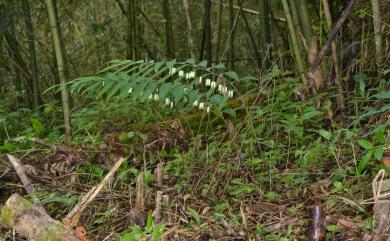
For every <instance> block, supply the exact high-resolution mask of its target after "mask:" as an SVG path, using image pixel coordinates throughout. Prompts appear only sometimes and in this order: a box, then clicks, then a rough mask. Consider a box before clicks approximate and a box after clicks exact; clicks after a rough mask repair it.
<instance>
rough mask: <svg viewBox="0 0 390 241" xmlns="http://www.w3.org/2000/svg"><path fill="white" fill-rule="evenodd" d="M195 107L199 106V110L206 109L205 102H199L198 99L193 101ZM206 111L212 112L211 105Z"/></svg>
mask: <svg viewBox="0 0 390 241" xmlns="http://www.w3.org/2000/svg"><path fill="white" fill-rule="evenodd" d="M193 106H194V107H198V108H199V110H204V109H205V103H204V102H199V101H198V100H195V101H194V103H193ZM206 112H207V113H210V106H207V107H206Z"/></svg>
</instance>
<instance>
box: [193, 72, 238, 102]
mask: <svg viewBox="0 0 390 241" xmlns="http://www.w3.org/2000/svg"><path fill="white" fill-rule="evenodd" d="M202 83H203V79H202V76H200V77H199V84H202ZM204 85H205V86H206V87H210V89H211V90H212V91H214V90H215V89H217V90H218V92H219V93H220V94H222V95H223V96H227V97H229V98H233V97H234V92H233V90H229V89H228V87H227V86H225V85H223V84H219V85H218V88H217V82H216V81H211V79H206V80H205V83H204Z"/></svg>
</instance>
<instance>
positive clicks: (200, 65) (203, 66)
mask: <svg viewBox="0 0 390 241" xmlns="http://www.w3.org/2000/svg"><path fill="white" fill-rule="evenodd" d="M198 66H199V67H202V68H206V67H207V60H203V61H201V62H199V63H198Z"/></svg>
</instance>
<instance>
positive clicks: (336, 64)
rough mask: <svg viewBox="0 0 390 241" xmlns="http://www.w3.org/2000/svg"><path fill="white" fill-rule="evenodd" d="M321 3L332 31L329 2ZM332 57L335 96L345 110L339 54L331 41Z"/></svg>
mask: <svg viewBox="0 0 390 241" xmlns="http://www.w3.org/2000/svg"><path fill="white" fill-rule="evenodd" d="M322 5H323V7H324V13H325V18H326V22H327V25H328V29H329V31H332V28H333V21H332V15H331V12H330V7H329V2H328V0H322ZM331 47H332V59H333V68H334V72H335V83H336V85H337V87H338V90H339V95H338V97H337V99H338V104H339V107H340V109H341V110H342V111H344V110H345V98H344V91H343V90H344V88H343V85H342V83H341V72H340V61H339V56H338V54H337V46H336V43H335V42H334V41H333V42H332V46H331Z"/></svg>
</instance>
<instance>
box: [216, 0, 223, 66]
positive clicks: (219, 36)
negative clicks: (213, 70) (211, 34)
mask: <svg viewBox="0 0 390 241" xmlns="http://www.w3.org/2000/svg"><path fill="white" fill-rule="evenodd" d="M222 13H223V0H219V2H218V17H217V46H216V52H215V59H217V60H219V58H220V54H221V39H222Z"/></svg>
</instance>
